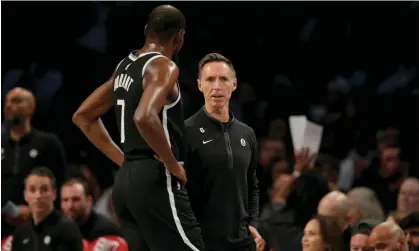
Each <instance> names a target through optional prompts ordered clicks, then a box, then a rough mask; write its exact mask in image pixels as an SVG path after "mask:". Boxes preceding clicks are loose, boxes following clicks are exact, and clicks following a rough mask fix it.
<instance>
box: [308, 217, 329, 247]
mask: <svg viewBox="0 0 419 251" xmlns="http://www.w3.org/2000/svg"><path fill="white" fill-rule="evenodd" d="M301 244H302V246H303V251H323V250H325V248H326V247H327V246H328V245H327V243H325V242H324V240H323V238H322V236H321V233H320V223H319V222H318V221H317V220H316V219H313V220H311V221H309V222H308V223H307V225H306V227H305V228H304V235H303V238H302V239H301Z"/></svg>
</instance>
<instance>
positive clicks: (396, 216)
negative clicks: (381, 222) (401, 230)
mask: <svg viewBox="0 0 419 251" xmlns="http://www.w3.org/2000/svg"><path fill="white" fill-rule="evenodd" d="M408 215H409V213H407V212H400V211H394V212H391V213H389V214H388V215H387V219H386V221H390V222H395V223H397V224H399V222H400V221H401V220H402V219H404V218H405V217H406V216H408Z"/></svg>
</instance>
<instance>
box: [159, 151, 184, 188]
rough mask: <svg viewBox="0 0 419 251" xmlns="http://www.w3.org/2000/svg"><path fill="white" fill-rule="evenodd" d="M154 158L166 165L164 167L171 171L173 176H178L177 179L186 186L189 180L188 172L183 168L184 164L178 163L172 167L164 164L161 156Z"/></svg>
mask: <svg viewBox="0 0 419 251" xmlns="http://www.w3.org/2000/svg"><path fill="white" fill-rule="evenodd" d="M154 158H155V159H156V160H158V161H160V162H161V163H163V164H164V166H165V167H166V168H167V170H169V172H170V173H171V174H172V175H173V176H176V178H178V179H179V180H180V181H181V182H182V184H183V185H185V184H186V182H187V179H186V172H185V169H184V168H183V162H176V163H173V164H171V165H167V164H166V163H164V162H163V161H162V160H161V159H160V158H159V156H157V155H154Z"/></svg>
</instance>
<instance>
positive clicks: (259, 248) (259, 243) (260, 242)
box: [249, 226, 266, 251]
mask: <svg viewBox="0 0 419 251" xmlns="http://www.w3.org/2000/svg"><path fill="white" fill-rule="evenodd" d="M249 230H250V233H251V234H252V236H253V239H255V242H256V251H263V250H264V249H265V245H266V243H265V240H264V239H263V238H262V236H260V234H259V232H258V231H257V230H256V228H254V227H252V226H249Z"/></svg>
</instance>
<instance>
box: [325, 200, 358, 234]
mask: <svg viewBox="0 0 419 251" xmlns="http://www.w3.org/2000/svg"><path fill="white" fill-rule="evenodd" d="M345 202H347V203H350V201H349V199H348V198H347V196H346V195H345V194H343V193H340V192H331V193H329V194H327V195H325V197H323V199H322V200H321V201H320V203H319V205H318V207H317V214H319V215H323V216H328V217H333V218H335V219H336V221H337V223H338V225H339V226H340V228H341V229H342V231H344V230H346V229H347V228H348V227H349V225H350V224H351V223H352V218H351V212H352V208H350V209H349V210H344V208H342V206H341V204H343V203H345Z"/></svg>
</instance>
